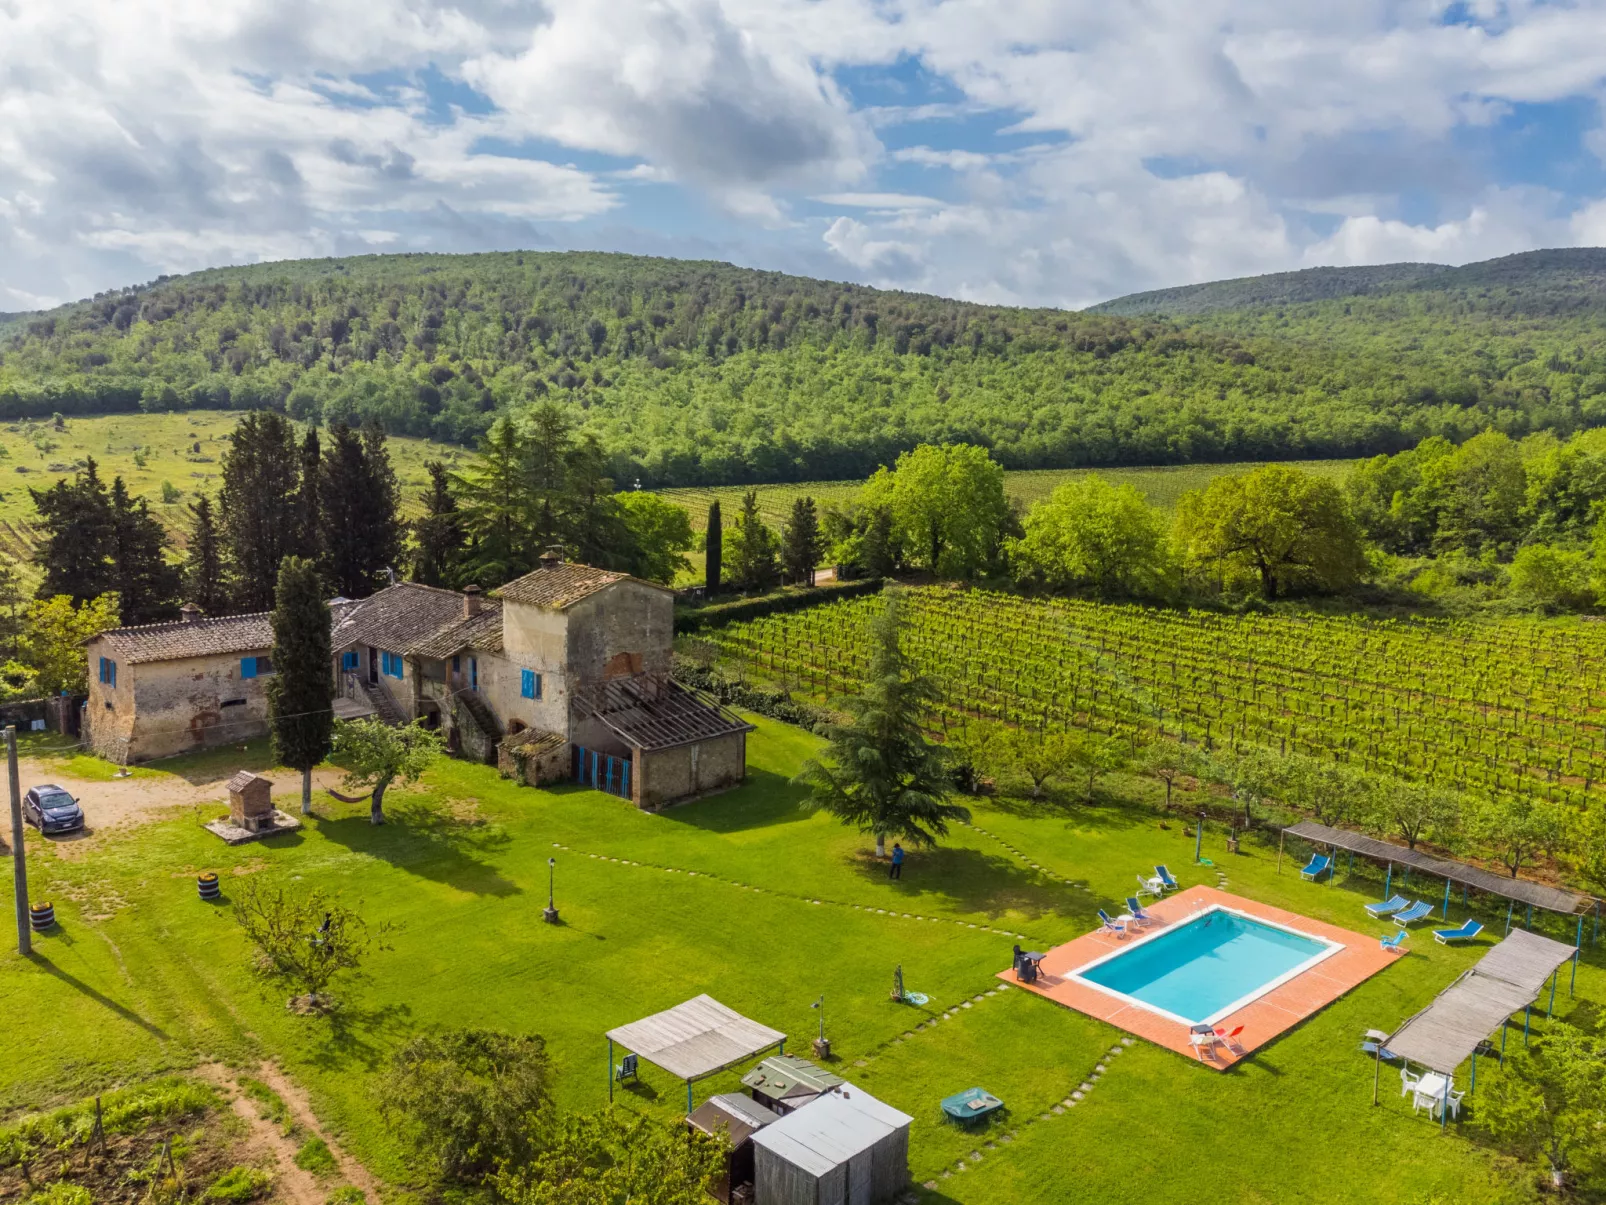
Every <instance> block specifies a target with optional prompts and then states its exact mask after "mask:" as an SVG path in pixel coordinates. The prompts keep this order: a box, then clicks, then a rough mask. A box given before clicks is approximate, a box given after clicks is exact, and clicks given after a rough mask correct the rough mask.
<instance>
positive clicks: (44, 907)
mask: <svg viewBox="0 0 1606 1205" xmlns="http://www.w3.org/2000/svg"><path fill="white" fill-rule="evenodd" d="M28 923H29V924H31V925H32V926H33V927H34V930H35V932H40V933H42V932H44V931H45V930H46V929H48V928H50V926H51V925H53V924H55V923H56V906H55V905H54V904H52V903H49V902H48V901H47V902H45V903H43V904H32V905H30V906H29V908H28Z"/></svg>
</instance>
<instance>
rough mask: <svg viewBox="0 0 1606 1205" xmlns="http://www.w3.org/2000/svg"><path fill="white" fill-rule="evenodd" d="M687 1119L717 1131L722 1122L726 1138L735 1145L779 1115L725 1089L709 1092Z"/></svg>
mask: <svg viewBox="0 0 1606 1205" xmlns="http://www.w3.org/2000/svg"><path fill="white" fill-rule="evenodd" d="M686 1120H687V1121H689V1122H690V1123H691V1124H692V1125H693V1126H695V1127H696V1128H697V1129H699V1130H701V1131H702V1132H703V1133H705V1134H717V1133H718V1132H719V1130H720V1127H722V1126H723V1127H724V1129H725V1132H726V1141H727V1142H729V1143H730V1145H731V1146H732V1147H733V1148H734V1147H738V1146H741V1145H742V1143H744V1142H746V1141H747V1139H748V1138H749V1137H750V1136H751V1135H752V1133H753V1131H755V1130H761V1129H763V1128H764V1127H765V1126H767V1125H770V1124H772V1123H774V1122H776V1121H778V1120H780V1119H779V1118H778V1117H777V1116H776V1114H774V1113H772V1112H770V1111H769V1110H768V1109H766V1108H765V1107H764V1106H763V1105H761V1104H759V1103H758V1102H757V1101H756V1100H751V1099H749V1098H748V1097H746V1096H743V1095H742V1094H741V1093H740V1092H727V1093H725V1094H724V1095H722V1096H710V1097H709V1098H708V1099H707V1100H705V1101H704V1102H703V1103H702V1104H701V1105H699V1106H698V1107H697V1110H696V1112H694V1113H692V1114H691V1116H689V1117H687V1118H686Z"/></svg>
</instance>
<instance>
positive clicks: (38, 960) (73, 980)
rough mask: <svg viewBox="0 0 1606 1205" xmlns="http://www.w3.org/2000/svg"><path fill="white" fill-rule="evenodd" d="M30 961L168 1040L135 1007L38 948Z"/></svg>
mask: <svg viewBox="0 0 1606 1205" xmlns="http://www.w3.org/2000/svg"><path fill="white" fill-rule="evenodd" d="M30 961H32V962H33V964H34V965H35V966H37V967H39V968H40V969H41V970H42V971H44V972H45V973H46V974H47V975H51V976H54V977H55V978H57V979H59V980H61V981H62V982H63V983H65V984H66V985H67V986H68V987H70V988H72V989H73V990H74V991H77V992H80V993H81V994H83V995H84V996H87V997H88V998H89V999H91V1000H93V1001H94V1002H95V1003H96V1004H99V1005H100V1006H101V1007H103V1008H106V1009H109V1010H110V1011H111V1012H113V1013H115V1014H117V1016H119V1017H121V1018H122V1019H123V1020H125V1021H127V1022H129V1023H130V1024H133V1025H138V1026H139V1027H140V1028H141V1029H143V1030H144V1031H145V1032H146V1033H148V1034H150V1035H151V1036H152V1037H153V1038H160V1039H161V1040H162V1041H164V1042H165V1041H167V1040H168V1034H167V1033H166V1031H165V1030H163V1029H161V1028H160V1027H159V1026H156V1025H153V1024H152V1023H151V1022H149V1021H147V1020H146V1019H145V1018H144V1017H142V1016H140V1015H139V1014H138V1013H137V1012H135V1011H134V1010H133V1009H131V1008H128V1007H126V1006H124V1005H121V1004H119V1003H117V1001H115V1000H113V999H112V998H111V997H110V996H107V995H105V994H104V993H102V992H99V991H96V990H95V989H94V988H92V987H90V986H89V984H87V983H85V982H84V981H83V980H82V979H79V978H78V977H77V976H76V975H69V974H68V973H67V972H66V971H64V970H62V969H61V968H60V967H59V966H57V965H56V964H55V963H53V962H51V961H50V959H49V958H48V957H46V956H45V955H44V954H43V953H41V952H39V951H38V950H35V951H34V953H33V955H32V957H31V959H30Z"/></svg>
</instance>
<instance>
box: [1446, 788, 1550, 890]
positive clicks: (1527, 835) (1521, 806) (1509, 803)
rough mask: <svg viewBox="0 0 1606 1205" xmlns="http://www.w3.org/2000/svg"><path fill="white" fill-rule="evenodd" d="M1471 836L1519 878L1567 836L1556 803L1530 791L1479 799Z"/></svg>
mask: <svg viewBox="0 0 1606 1205" xmlns="http://www.w3.org/2000/svg"><path fill="white" fill-rule="evenodd" d="M1469 827H1470V828H1471V832H1472V838H1473V840H1474V841H1476V842H1477V843H1478V844H1479V845H1480V846H1481V847H1482V848H1483V850H1484V852H1485V853H1487V854H1488V855H1489V856H1490V857H1492V858H1494V860H1495V861H1497V862H1499V863H1500V864H1501V865H1502V866H1504V867H1505V868H1506V869H1507V870H1509V871H1510V872H1511V877H1512V878H1516V877H1517V874H1518V872H1519V871H1520V870H1521V869H1522V868H1523V867H1524V866H1526V865H1528V864H1529V863H1531V862H1532V861H1533V860H1534V859H1535V858H1537V857H1538V856H1539V855H1540V854H1553V853H1555V852H1556V850H1557V849H1558V848H1559V847H1560V846H1561V843H1562V841H1563V839H1564V838H1565V836H1566V831H1567V830H1566V825H1565V822H1564V821H1563V819H1562V815H1561V812H1560V810H1559V809H1558V808H1557V807H1556V805H1554V804H1551V803H1545V802H1543V801H1541V800H1538V799H1535V798H1534V797H1533V796H1531V795H1500V796H1489V797H1485V798H1483V799H1480V800H1478V801H1477V802H1476V804H1475V805H1474V806H1473V809H1472V815H1471V824H1470V826H1469Z"/></svg>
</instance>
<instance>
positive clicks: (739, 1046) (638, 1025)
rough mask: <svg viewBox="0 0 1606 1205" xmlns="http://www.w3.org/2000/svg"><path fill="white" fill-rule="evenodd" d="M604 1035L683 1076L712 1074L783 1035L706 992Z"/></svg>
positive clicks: (691, 1078) (782, 1040)
mask: <svg viewBox="0 0 1606 1205" xmlns="http://www.w3.org/2000/svg"><path fill="white" fill-rule="evenodd" d="M608 1036H609V1037H610V1038H612V1039H613V1040H614V1041H615V1042H618V1043H619V1044H620V1045H621V1046H623V1047H624V1048H625V1049H626V1050H629V1051H632V1052H633V1053H635V1054H638V1055H640V1056H641V1057H642V1058H644V1059H646V1060H647V1061H648V1062H649V1063H651V1064H653V1065H654V1066H655V1067H662V1068H663V1069H664V1070H665V1071H667V1072H669V1074H670V1075H673V1076H674V1077H675V1078H676V1079H683V1080H694V1079H701V1078H702V1077H703V1076H705V1075H712V1074H713V1073H714V1072H716V1071H721V1070H723V1069H724V1068H726V1067H729V1066H731V1064H733V1063H740V1062H741V1061H742V1060H743V1059H750V1058H752V1057H753V1056H754V1055H755V1054H758V1053H759V1052H760V1051H763V1050H766V1049H768V1048H769V1047H771V1046H774V1045H776V1044H777V1043H779V1042H784V1041H786V1035H785V1034H784V1033H782V1032H781V1031H780V1030H778V1029H771V1028H770V1027H769V1026H768V1025H760V1024H759V1023H758V1022H757V1021H750V1020H748V1019H747V1018H746V1017H744V1016H742V1014H741V1013H739V1012H736V1011H734V1010H733V1009H729V1008H726V1007H725V1006H724V1005H723V1004H721V1003H720V1002H719V1001H718V1000H715V999H714V998H713V997H712V996H706V995H705V996H694V997H692V998H691V999H690V1000H688V1001H686V1002H685V1003H684V1004H677V1005H675V1007H674V1008H666V1009H665V1010H664V1011H663V1012H661V1013H654V1014H653V1015H652V1016H650V1017H643V1018H642V1019H641V1020H639V1021H633V1022H631V1023H630V1024H629V1025H621V1026H620V1027H619V1028H618V1029H610V1030H609V1031H608Z"/></svg>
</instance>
